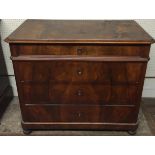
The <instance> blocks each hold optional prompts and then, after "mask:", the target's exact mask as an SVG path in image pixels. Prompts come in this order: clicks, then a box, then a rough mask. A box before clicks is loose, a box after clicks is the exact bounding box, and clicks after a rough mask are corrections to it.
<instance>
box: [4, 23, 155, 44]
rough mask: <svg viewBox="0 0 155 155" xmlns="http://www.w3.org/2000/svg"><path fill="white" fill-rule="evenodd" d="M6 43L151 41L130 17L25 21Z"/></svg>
mask: <svg viewBox="0 0 155 155" xmlns="http://www.w3.org/2000/svg"><path fill="white" fill-rule="evenodd" d="M6 41H7V42H10V43H15V42H16V43H22V42H23V43H25V42H26V43H35V42H37V43H64V42H65V43H67V42H68V43H75V42H76V43H77V42H79V43H94V42H95V43H149V44H150V43H152V42H153V41H154V40H153V38H152V37H150V36H149V35H148V34H147V33H146V32H145V31H144V30H143V29H142V28H141V27H140V26H139V25H138V24H137V23H136V22H135V21H132V20H122V21H121V20H111V21H110V20H109V21H108V20H105V21H103V20H78V21H77V20H64V21H63V20H27V21H26V22H24V24H22V25H21V26H20V27H19V28H18V29H17V30H16V31H15V32H13V33H12V34H11V35H10V36H9V37H8V38H7V39H6Z"/></svg>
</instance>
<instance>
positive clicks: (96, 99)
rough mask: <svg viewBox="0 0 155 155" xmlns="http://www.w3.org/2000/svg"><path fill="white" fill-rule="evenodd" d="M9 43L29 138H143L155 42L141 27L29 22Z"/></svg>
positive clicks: (129, 23)
mask: <svg viewBox="0 0 155 155" xmlns="http://www.w3.org/2000/svg"><path fill="white" fill-rule="evenodd" d="M32 30H33V31H32ZM6 40H7V41H8V42H9V43H10V48H11V59H12V60H13V65H14V71H15V77H16V82H17V88H18V94H19V100H20V107H21V112H22V119H23V120H22V126H23V129H24V130H31V129H95V130H96V129H97V130H104V129H109V130H131V131H133V130H136V128H137V126H138V113H139V107H140V102H141V95H142V90H143V84H144V77H145V72H146V67H147V62H148V61H149V51H150V44H151V43H152V41H153V40H152V38H151V37H150V36H149V35H148V34H147V33H146V32H144V30H142V28H141V27H140V26H138V24H137V23H135V22H134V21H45V20H44V21H41V20H28V21H26V22H25V23H24V24H23V25H22V26H21V27H19V28H18V29H17V30H16V31H15V32H13V34H12V35H11V36H9V37H8V38H7V39H6ZM62 42H63V43H62ZM99 42H100V44H98V43H99Z"/></svg>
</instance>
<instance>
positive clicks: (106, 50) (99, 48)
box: [10, 44, 150, 57]
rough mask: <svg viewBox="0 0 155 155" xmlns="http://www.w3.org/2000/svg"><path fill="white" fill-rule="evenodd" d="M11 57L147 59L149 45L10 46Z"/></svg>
mask: <svg viewBox="0 0 155 155" xmlns="http://www.w3.org/2000/svg"><path fill="white" fill-rule="evenodd" d="M10 48H11V53H12V56H18V55H90V56H141V57H148V55H149V49H150V45H91V44H90V45H85V44H79V45H78V44H75V45H74V44H60V45H59V44H55V45H54V44H11V45H10Z"/></svg>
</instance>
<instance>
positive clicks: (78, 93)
mask: <svg viewBox="0 0 155 155" xmlns="http://www.w3.org/2000/svg"><path fill="white" fill-rule="evenodd" d="M138 88H139V87H138V86H134V85H130V86H125V85H106V84H71V83H69V84H54V83H51V84H21V92H22V102H23V103H25V104H27V103H29V104H78V105H80V104H87V105H90V104H91V105H92V104H97V105H109V104H110V105H112V104H115V105H123V104H126V105H134V104H136V103H137V100H138V97H139V96H138V92H139V91H138Z"/></svg>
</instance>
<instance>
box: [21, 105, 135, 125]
mask: <svg viewBox="0 0 155 155" xmlns="http://www.w3.org/2000/svg"><path fill="white" fill-rule="evenodd" d="M23 120H24V121H25V122H57V123H58V122H62V123H65V122H66V123H67V122H68V123H69V122H70V123H71V122H72V123H74V122H89V123H90V122H94V123H95V122H96V123H97V122H102V123H136V122H135V121H136V120H137V114H136V109H135V107H128V106H113V107H111V106H67V105H65V106H64V105H61V106H60V105H54V106H41V105H38V106H26V107H25V108H24V111H23Z"/></svg>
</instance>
